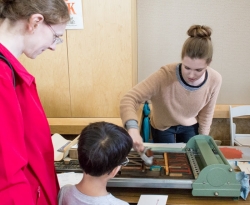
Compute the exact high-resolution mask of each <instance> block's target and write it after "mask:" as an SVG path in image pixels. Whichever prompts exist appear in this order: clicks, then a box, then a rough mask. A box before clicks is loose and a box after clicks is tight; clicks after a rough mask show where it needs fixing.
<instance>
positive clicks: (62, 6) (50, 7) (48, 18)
mask: <svg viewBox="0 0 250 205" xmlns="http://www.w3.org/2000/svg"><path fill="white" fill-rule="evenodd" d="M32 14H41V15H43V17H44V21H45V22H46V23H48V24H60V23H66V22H68V21H69V19H70V16H69V11H68V7H67V5H66V3H65V1H64V0H0V18H8V19H9V20H11V21H13V22H15V21H17V20H21V19H29V18H30V16H31V15H32Z"/></svg>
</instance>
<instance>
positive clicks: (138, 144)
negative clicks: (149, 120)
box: [128, 128, 144, 153]
mask: <svg viewBox="0 0 250 205" xmlns="http://www.w3.org/2000/svg"><path fill="white" fill-rule="evenodd" d="M128 133H129V135H130V136H131V138H132V140H133V148H134V150H135V151H137V152H140V153H141V152H143V150H144V145H143V141H142V137H141V135H140V133H139V130H138V129H136V128H130V129H129V130H128Z"/></svg>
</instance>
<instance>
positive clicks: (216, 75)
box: [207, 66, 222, 81]
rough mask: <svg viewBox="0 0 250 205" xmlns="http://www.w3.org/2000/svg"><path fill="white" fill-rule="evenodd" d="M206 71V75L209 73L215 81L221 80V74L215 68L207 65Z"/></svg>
mask: <svg viewBox="0 0 250 205" xmlns="http://www.w3.org/2000/svg"><path fill="white" fill-rule="evenodd" d="M207 71H208V75H210V76H211V78H212V79H215V80H217V81H221V80H222V76H221V74H220V73H219V72H218V71H217V70H215V69H213V68H211V67H209V66H208V68H207Z"/></svg>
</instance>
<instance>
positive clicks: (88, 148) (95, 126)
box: [58, 122, 133, 205]
mask: <svg viewBox="0 0 250 205" xmlns="http://www.w3.org/2000/svg"><path fill="white" fill-rule="evenodd" d="M132 145H133V142H132V139H131V137H130V136H129V134H128V133H127V131H126V130H125V129H123V128H122V127H119V126H117V125H114V124H112V123H107V122H96V123H91V124H90V125H88V126H87V127H86V128H84V129H83V130H82V133H81V135H80V137H79V142H78V160H79V164H80V166H81V167H82V169H83V174H84V175H83V178H82V180H81V181H80V183H79V184H76V185H65V186H64V187H62V188H61V190H60V193H59V195H58V199H59V205H69V204H76V205H78V204H88V205H98V204H100V205H105V204H107V205H128V203H127V202H124V201H122V200H120V199H117V198H115V197H114V196H113V195H112V194H110V193H108V192H107V189H106V186H107V182H108V180H109V179H111V178H113V177H114V176H115V175H116V174H117V172H118V171H119V170H120V168H121V166H126V164H127V163H128V161H129V160H128V158H127V155H128V153H129V152H130V150H131V148H132Z"/></svg>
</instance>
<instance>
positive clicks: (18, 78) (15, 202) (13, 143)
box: [0, 0, 69, 205]
mask: <svg viewBox="0 0 250 205" xmlns="http://www.w3.org/2000/svg"><path fill="white" fill-rule="evenodd" d="M68 21H69V12H68V8H67V6H66V4H65V1H64V0H1V1H0V54H1V56H0V125H1V128H0V163H1V165H0V204H1V205H19V204H20V205H34V204H40V205H47V204H48V205H56V204H57V193H58V191H59V186H58V182H57V177H56V173H55V169H54V154H53V146H52V141H51V134H50V129H49V125H48V122H47V118H46V116H45V113H44V110H43V108H42V105H41V103H40V100H39V97H38V94H37V90H36V84H35V79H34V77H33V76H32V75H31V74H29V73H28V72H27V70H26V69H25V68H24V67H23V66H22V64H21V63H20V62H19V61H18V57H19V56H20V55H21V54H22V53H24V54H25V55H26V56H27V57H29V58H32V59H34V58H36V56H37V55H39V54H41V53H42V52H43V51H45V50H46V49H50V50H55V48H56V45H57V44H58V43H61V42H62V40H61V38H60V37H61V36H62V35H63V33H64V31H65V27H66V23H67V22H68Z"/></svg>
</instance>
